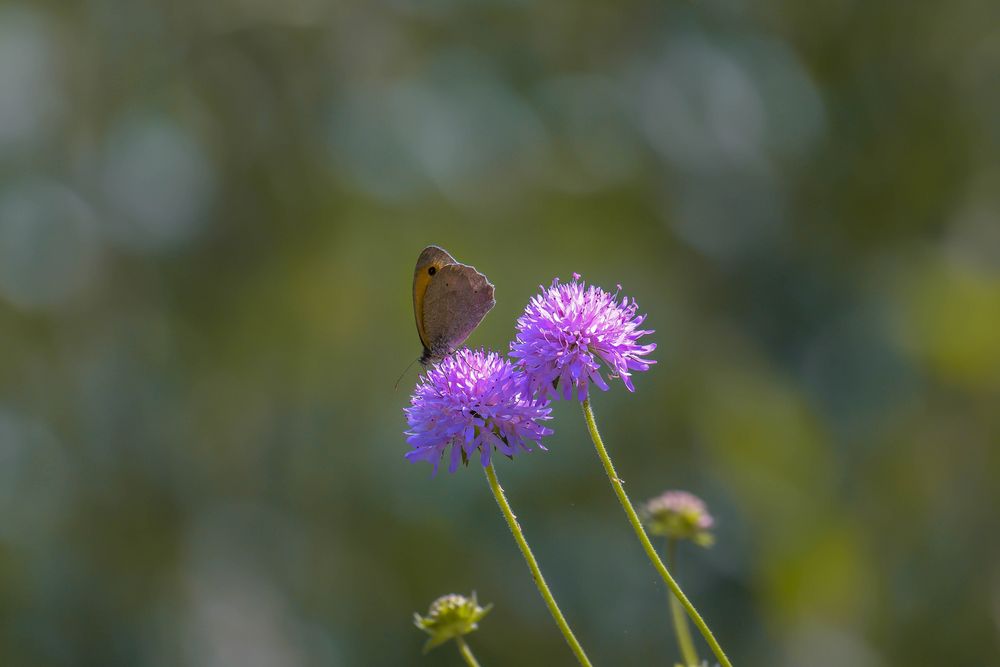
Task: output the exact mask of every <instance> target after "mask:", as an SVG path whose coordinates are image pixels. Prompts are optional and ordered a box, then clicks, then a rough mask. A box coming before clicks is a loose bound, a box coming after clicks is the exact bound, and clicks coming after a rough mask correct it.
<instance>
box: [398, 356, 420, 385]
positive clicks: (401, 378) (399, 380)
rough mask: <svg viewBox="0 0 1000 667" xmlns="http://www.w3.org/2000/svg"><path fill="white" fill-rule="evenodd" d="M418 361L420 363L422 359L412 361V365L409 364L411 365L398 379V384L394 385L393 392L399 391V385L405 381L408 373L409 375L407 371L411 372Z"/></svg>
mask: <svg viewBox="0 0 1000 667" xmlns="http://www.w3.org/2000/svg"><path fill="white" fill-rule="evenodd" d="M418 361H420V359H419V358H418V359H414V360H413V361H411V362H410V364H409V365H408V366H407V367H406V368H405V369H404V370H403V372H402V374H400V376H399V379H398V380H396V384H394V385H393V386H392V390H393V391H399V383H400V382H402V381H403V376H405V375H406V373H407V371H409V370H410V369H411V368H413V364H415V363H417V362H418Z"/></svg>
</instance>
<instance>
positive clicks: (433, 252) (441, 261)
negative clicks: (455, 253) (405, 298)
mask: <svg viewBox="0 0 1000 667" xmlns="http://www.w3.org/2000/svg"><path fill="white" fill-rule="evenodd" d="M495 305H496V300H495V299H494V298H493V284H492V283H490V281H489V280H488V279H487V278H486V276H484V275H483V274H482V273H480V272H479V271H477V270H476V269H475V267H472V266H469V265H468V264H462V263H460V262H458V261H457V260H456V259H455V258H454V257H452V256H451V255H450V254H448V252H447V251H446V250H444V249H442V248H439V247H437V246H433V245H432V246H427V247H426V248H424V250H423V252H421V253H420V256H419V257H418V258H417V265H416V267H415V268H414V270H413V316H414V319H415V320H416V323H417V334H418V335H419V336H420V342H421V343H422V344H423V347H424V351H423V355H422V356H421V357H420V363H421V364H423V365H424V366H426V365H428V364H430V363H433V362H437V361H440V360H441V359H443V358H444V357H446V356H447V355H448V354H450V353H451V352H452V351H454V350H455V349H456V348H457V347H459V346H460V345H461V344H462V343H464V342H465V339H466V338H468V337H469V334H471V333H472V331H473V330H474V329H475V328H476V327H477V326H479V323H480V322H482V321H483V318H484V317H486V313H488V312H490V310H491V309H492V308H493V306H495Z"/></svg>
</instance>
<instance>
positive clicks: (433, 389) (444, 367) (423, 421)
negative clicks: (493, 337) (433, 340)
mask: <svg viewBox="0 0 1000 667" xmlns="http://www.w3.org/2000/svg"><path fill="white" fill-rule="evenodd" d="M550 412H552V409H551V408H550V407H548V401H540V400H535V399H533V398H532V397H531V396H530V394H529V393H528V391H527V387H526V385H525V381H524V374H523V373H521V372H520V371H517V370H516V369H515V368H514V366H513V365H512V364H511V363H510V362H509V361H507V360H506V359H504V358H503V357H501V356H500V355H498V354H497V353H496V352H485V351H483V350H470V349H468V348H463V349H461V350H458V351H457V352H455V353H453V354H451V355H450V356H448V357H445V358H444V360H442V361H441V362H440V363H438V364H435V365H434V366H433V367H432V368H431V369H430V370H428V371H427V373H426V374H425V375H424V376H423V377H422V378H421V379H420V382H419V383H418V384H417V387H416V389H415V390H414V392H413V396H412V398H411V399H410V407H408V408H406V421H407V423H408V424H409V426H410V430H408V431H407V432H406V435H407V438H406V441H407V442H408V443H410V446H411V447H412V449H411V450H410V451H409V452H407V454H406V458H407V459H409V460H410V461H413V462H416V461H429V462H430V463H433V464H434V471H435V472H437V467H438V463H439V461H440V460H441V459H442V458H443V457H444V456H445V455H446V454H447V455H448V456H449V459H450V461H449V464H448V471H449V472H455V470H456V469H457V468H458V464H459V463H461V462H468V460H469V458H470V457H471V456H472V454H473V453H474V452H475V451H476V450H479V455H480V460H481V462H482V465H483V467H485V466H487V465H489V463H490V455H491V454H492V453H493V450H494V449H495V450H497V451H499V452H500V453H501V454H504V455H506V456H513V455H514V454H516V453H517V452H518V450H523V451H530V449H531V446H530V443H532V442H534V443H536V444H538V445H539V447H542V445H541V443H540V440H541V439H542V438H543V437H544V436H547V435H550V434H551V433H552V430H551V429H549V428H546V427H545V426H543V425H542V424H541V422H542V421H545V420H547V419H551V417H550V416H549V413H550ZM542 449H544V447H542ZM449 450H450V451H449Z"/></svg>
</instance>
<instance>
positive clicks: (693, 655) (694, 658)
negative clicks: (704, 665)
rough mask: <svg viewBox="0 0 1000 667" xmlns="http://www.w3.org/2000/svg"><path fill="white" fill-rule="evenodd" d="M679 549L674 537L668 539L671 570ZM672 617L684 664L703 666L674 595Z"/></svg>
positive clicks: (692, 666)
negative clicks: (676, 551)
mask: <svg viewBox="0 0 1000 667" xmlns="http://www.w3.org/2000/svg"><path fill="white" fill-rule="evenodd" d="M676 547H677V540H675V539H674V538H672V537H668V538H667V564H668V565H669V566H670V569H671V570H676V567H675V564H676V562H677V561H676V559H675V558H674V555H675V550H676ZM670 615H671V617H673V619H674V631H675V632H676V633H677V646H678V648H680V651H681V657H682V658H683V659H684V664H685V665H688V666H689V667H697V665H701V660H700V659H699V658H698V651H696V650H695V648H694V641H693V640H692V639H691V628H690V627H688V624H687V617H686V616H684V609H683V608H682V607H681V603H680V602H678V601H677V598H676V597H674V596H673V595H671V596H670Z"/></svg>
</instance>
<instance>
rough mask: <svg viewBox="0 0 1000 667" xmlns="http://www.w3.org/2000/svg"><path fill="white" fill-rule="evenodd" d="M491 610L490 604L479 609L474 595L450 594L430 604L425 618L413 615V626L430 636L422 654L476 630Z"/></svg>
mask: <svg viewBox="0 0 1000 667" xmlns="http://www.w3.org/2000/svg"><path fill="white" fill-rule="evenodd" d="M492 608H493V605H492V604H488V605H486V606H485V607H480V606H479V602H478V601H476V594H475V593H473V594H472V595H471V596H470V597H465V596H464V595H456V594H454V593H452V594H451V595H444V596H442V597H439V598H438V599H437V600H435V601H434V602H432V603H431V607H430V609H429V610H428V611H427V615H426V616H421V615H420V614H416V613H415V614H413V622H414V624H415V625H416V626H417V627H418V628H420V629H421V630H423V631H424V632H426V633H427V634H429V635H430V636H431V638H430V639H428V640H427V643H426V644H424V653H426V652H427V651H429V650H431V649H432V648H434V647H436V646H440V645H441V644H444V643H445V642H446V641H448V640H449V639H454V638H455V637H460V636H461V635H467V634H469V633H470V632H472V631H473V630H476V629H477V628H478V627H479V626H478V625H477V623H478V622H479V620H480V619H481V618H482V617H483V616H485V615H486V614H487V612H489V610H490V609H492Z"/></svg>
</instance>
